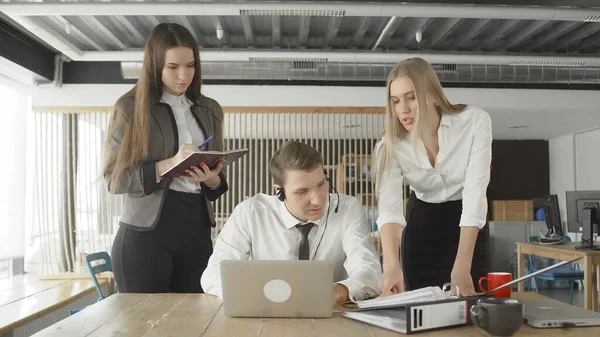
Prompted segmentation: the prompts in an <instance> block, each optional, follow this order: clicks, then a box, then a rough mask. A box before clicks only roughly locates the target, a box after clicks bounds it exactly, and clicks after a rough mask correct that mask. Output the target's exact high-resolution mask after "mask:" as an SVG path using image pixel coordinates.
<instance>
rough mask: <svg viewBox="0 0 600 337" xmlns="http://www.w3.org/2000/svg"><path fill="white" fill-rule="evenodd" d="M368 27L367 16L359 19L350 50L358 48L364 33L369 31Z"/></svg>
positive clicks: (368, 18)
mask: <svg viewBox="0 0 600 337" xmlns="http://www.w3.org/2000/svg"><path fill="white" fill-rule="evenodd" d="M369 25H371V18H370V17H368V16H365V17H362V18H361V19H360V23H359V24H358V29H357V30H356V32H354V36H353V37H352V48H353V49H356V48H358V47H359V45H358V44H359V43H360V41H361V40H362V38H363V37H364V36H365V33H366V32H367V30H368V29H369Z"/></svg>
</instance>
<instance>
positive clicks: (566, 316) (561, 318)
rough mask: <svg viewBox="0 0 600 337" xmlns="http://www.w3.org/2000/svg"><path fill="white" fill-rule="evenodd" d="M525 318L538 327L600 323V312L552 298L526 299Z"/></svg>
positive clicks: (524, 306)
mask: <svg viewBox="0 0 600 337" xmlns="http://www.w3.org/2000/svg"><path fill="white" fill-rule="evenodd" d="M523 318H524V319H525V323H526V324H527V325H531V326H533V327H536V328H556V327H575V326H593V325H600V313H598V312H593V311H589V310H586V309H584V308H580V307H576V306H574V305H570V304H568V303H564V302H560V301H557V300H553V299H550V298H548V299H541V300H524V301H523Z"/></svg>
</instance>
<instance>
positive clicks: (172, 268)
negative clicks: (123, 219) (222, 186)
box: [111, 190, 213, 293]
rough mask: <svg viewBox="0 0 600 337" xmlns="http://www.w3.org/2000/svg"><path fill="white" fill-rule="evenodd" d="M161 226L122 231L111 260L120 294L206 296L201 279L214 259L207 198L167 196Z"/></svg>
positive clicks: (168, 194)
mask: <svg viewBox="0 0 600 337" xmlns="http://www.w3.org/2000/svg"><path fill="white" fill-rule="evenodd" d="M166 193H167V196H166V197H165V201H164V204H163V207H162V210H161V214H160V218H159V221H158V224H157V226H156V227H155V228H154V229H152V230H150V231H145V232H142V231H136V230H132V229H127V228H125V227H122V226H121V227H120V228H119V230H118V232H117V235H116V237H115V240H114V243H113V248H112V256H111V260H112V263H113V271H114V274H115V281H116V282H117V287H118V289H119V292H123V293H166V292H173V293H202V292H204V291H203V290H202V286H201V285H200V277H201V276H202V273H203V272H204V269H205V268H206V265H207V263H208V258H209V257H210V255H211V254H212V251H213V247H212V241H211V226H210V223H209V220H208V213H207V209H206V204H205V202H204V200H203V198H204V197H203V196H202V195H200V194H193V193H182V192H177V191H173V190H168V191H167V192H166Z"/></svg>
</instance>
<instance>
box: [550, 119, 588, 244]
mask: <svg viewBox="0 0 600 337" xmlns="http://www.w3.org/2000/svg"><path fill="white" fill-rule="evenodd" d="M549 156H550V193H551V194H557V195H558V202H559V206H560V213H561V214H560V215H561V219H562V222H563V225H565V224H566V220H567V213H566V196H565V192H566V191H577V190H580V191H583V190H600V128H597V129H593V130H588V131H582V132H578V133H574V134H571V135H567V136H562V137H559V138H554V139H551V140H550V141H549ZM576 238H577V240H578V239H579V236H577V237H576Z"/></svg>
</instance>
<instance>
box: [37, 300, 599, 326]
mask: <svg viewBox="0 0 600 337" xmlns="http://www.w3.org/2000/svg"><path fill="white" fill-rule="evenodd" d="M514 297H516V298H520V299H527V298H529V299H532V298H540V297H543V296H541V295H538V294H536V293H515V294H514ZM399 335H400V334H397V333H395V332H392V331H389V330H385V329H381V328H377V327H374V326H370V325H367V324H364V323H361V322H358V321H354V320H351V319H347V318H344V317H342V316H340V315H339V314H334V316H333V317H332V318H327V319H310V318H303V319H300V318H299V319H294V318H288V319H282V318H230V317H227V316H225V315H224V313H223V308H222V305H221V300H220V299H218V298H216V297H214V296H211V295H205V294H115V295H112V296H110V297H108V298H107V299H105V300H103V301H101V302H99V303H96V304H94V305H92V306H89V307H87V308H86V309H85V310H83V311H80V312H79V313H77V314H75V315H73V316H71V317H68V318H66V319H64V320H62V321H60V322H58V323H56V324H54V325H52V326H50V327H48V328H46V329H45V330H42V331H40V332H39V333H37V334H35V335H34V336H35V337H41V336H61V337H62V336H132V337H133V336H146V337H159V336H177V337H199V336H206V337H213V336H253V337H255V336H319V337H320V336H347V337H352V336H360V337H364V336H370V337H385V336H399ZM419 336H426V337H450V336H453V337H454V336H467V337H479V336H489V335H488V334H487V333H486V332H485V331H483V330H480V329H477V328H475V327H474V326H465V327H460V328H453V329H444V330H438V331H432V332H423V333H420V334H419ZM515 336H578V337H588V336H589V337H592V336H593V337H597V336H600V327H597V328H596V327H593V328H591V327H590V328H572V329H535V328H532V327H529V326H523V328H522V329H521V330H519V332H518V333H517V334H516V335H515Z"/></svg>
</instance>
